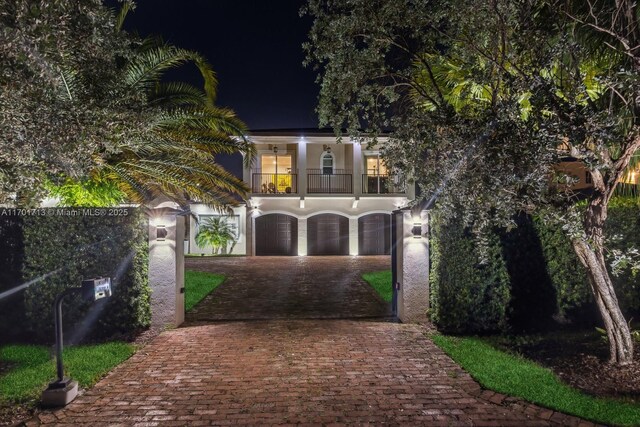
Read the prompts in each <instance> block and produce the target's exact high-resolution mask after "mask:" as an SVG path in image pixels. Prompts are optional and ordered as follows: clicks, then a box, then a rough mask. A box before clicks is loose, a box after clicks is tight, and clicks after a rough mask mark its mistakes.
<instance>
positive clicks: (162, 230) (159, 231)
mask: <svg viewBox="0 0 640 427" xmlns="http://www.w3.org/2000/svg"><path fill="white" fill-rule="evenodd" d="M166 238H167V226H166V225H156V240H158V241H160V242H161V241H163V240H164V239H166Z"/></svg>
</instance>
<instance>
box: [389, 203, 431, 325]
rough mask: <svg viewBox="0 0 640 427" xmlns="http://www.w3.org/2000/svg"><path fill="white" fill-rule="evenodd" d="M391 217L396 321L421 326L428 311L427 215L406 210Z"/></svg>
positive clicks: (425, 212)
mask: <svg viewBox="0 0 640 427" xmlns="http://www.w3.org/2000/svg"><path fill="white" fill-rule="evenodd" d="M394 215H397V216H396V224H397V230H396V242H395V244H396V251H397V257H396V269H397V282H398V284H399V288H398V291H397V304H398V306H397V308H398V318H399V319H400V321H402V322H404V323H423V322H426V321H427V315H426V313H427V310H428V309H429V241H428V224H429V214H428V211H422V212H419V213H412V212H411V210H410V209H406V210H400V211H395V212H394ZM414 230H415V233H414Z"/></svg>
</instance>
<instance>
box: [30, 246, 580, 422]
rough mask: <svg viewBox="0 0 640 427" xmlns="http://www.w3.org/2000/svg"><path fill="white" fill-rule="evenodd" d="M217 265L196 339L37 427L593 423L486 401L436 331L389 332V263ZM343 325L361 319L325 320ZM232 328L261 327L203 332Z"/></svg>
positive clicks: (178, 332) (502, 400)
mask: <svg viewBox="0 0 640 427" xmlns="http://www.w3.org/2000/svg"><path fill="white" fill-rule="evenodd" d="M360 260H362V261H360ZM215 261H216V263H213V262H211V261H205V260H199V259H197V260H189V262H188V265H189V267H191V268H198V269H202V270H210V271H217V272H226V273H227V274H229V280H228V282H227V283H225V284H224V285H222V286H221V287H220V288H218V290H217V291H216V292H214V294H212V297H211V298H208V299H206V300H204V301H203V302H202V303H201V306H200V307H198V310H197V312H196V313H195V314H194V315H192V316H189V319H190V323H187V327H182V328H178V329H175V330H170V331H166V332H164V333H162V334H160V335H159V336H158V337H156V338H155V339H154V340H153V341H151V343H150V344H148V345H147V346H145V347H144V348H143V349H141V350H140V351H139V352H138V353H136V354H135V355H134V356H133V357H132V358H131V359H130V360H128V361H127V362H125V363H123V364H122V365H120V366H119V367H118V368H116V369H115V370H114V371H112V372H111V373H110V374H109V375H108V376H107V377H106V378H105V379H103V380H102V381H100V382H99V383H98V384H97V385H96V386H95V387H94V388H92V389H91V390H89V391H87V392H86V393H85V394H84V395H82V396H80V397H79V398H78V399H76V401H74V402H72V403H71V404H70V405H69V406H67V407H66V408H65V409H63V410H58V411H54V412H42V413H40V414H39V415H38V416H37V418H36V419H34V420H32V421H30V422H29V423H27V424H28V425H38V424H55V425H73V426H76V425H88V426H92V427H94V426H100V425H140V426H151V425H175V426H183V425H231V424H233V425H250V426H251V425H363V424H373V425H408V426H418V425H426V426H432V425H505V426H522V425H553V424H556V425H579V424H581V423H582V422H581V420H578V419H576V418H572V417H568V416H566V415H563V414H559V413H555V412H553V411H550V410H546V409H542V408H539V407H536V406H533V405H527V404H524V403H522V402H518V401H515V400H513V399H510V398H506V397H505V396H503V395H499V394H495V393H492V392H489V391H483V390H482V389H481V388H480V387H479V385H478V384H477V383H476V382H475V381H473V380H472V379H471V377H470V376H469V375H468V374H467V373H465V372H464V371H463V370H462V369H461V368H460V367H459V366H458V365H456V364H455V363H454V362H453V361H452V360H451V359H450V358H449V357H447V356H446V355H445V354H444V353H443V352H442V351H440V350H439V349H438V348H437V347H436V346H435V345H434V344H433V342H432V341H431V340H430V339H429V338H428V337H427V336H426V334H425V331H426V329H425V327H424V326H419V325H403V324H399V323H392V322H388V321H385V320H388V319H387V318H386V316H387V315H388V306H387V305H385V304H383V303H381V301H380V300H379V299H377V297H376V296H375V295H374V294H372V293H371V292H369V288H368V287H367V286H366V285H365V284H362V283H360V282H359V275H360V271H363V270H368V269H369V270H377V269H380V268H379V267H382V268H384V266H385V265H388V264H385V263H386V262H388V258H385V257H381V258H379V259H375V258H359V259H357V260H356V259H355V258H348V257H344V258H336V257H331V258H329V257H327V258H315V257H314V258H306V259H303V258H278V259H273V258H271V259H268V258H227V259H225V260H221V261H222V262H221V263H217V261H219V260H215ZM371 267H375V268H371ZM218 291H219V292H218ZM280 294H281V295H280ZM214 297H215V298H214ZM294 303H295V304H300V305H301V306H300V307H298V306H296V305H295V304H294ZM361 306H362V307H366V309H363V308H362V307H361ZM269 316H272V317H274V318H275V319H269V320H263V319H261V318H266V317H269ZM340 316H345V317H349V318H350V319H332V318H330V319H320V318H315V317H340ZM359 316H361V317H365V318H367V320H369V321H366V322H363V321H360V320H355V319H353V318H354V317H355V318H357V317H359ZM305 317H306V318H305ZM373 317H377V318H378V320H382V321H371V320H374V319H372V318H373ZM224 318H231V319H243V318H246V319H250V318H254V319H258V320H252V321H247V320H245V321H232V322H224V321H216V322H214V323H210V324H206V323H205V322H204V321H205V320H207V319H209V320H211V319H213V320H220V319H224ZM584 425H588V424H587V423H584Z"/></svg>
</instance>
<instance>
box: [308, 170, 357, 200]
mask: <svg viewBox="0 0 640 427" xmlns="http://www.w3.org/2000/svg"><path fill="white" fill-rule="evenodd" d="M307 193H310V194H313V193H325V194H326V193H340V194H345V193H347V194H348V193H353V173H351V171H350V170H346V169H332V170H322V169H309V170H307Z"/></svg>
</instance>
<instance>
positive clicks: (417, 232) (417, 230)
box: [411, 222, 422, 239]
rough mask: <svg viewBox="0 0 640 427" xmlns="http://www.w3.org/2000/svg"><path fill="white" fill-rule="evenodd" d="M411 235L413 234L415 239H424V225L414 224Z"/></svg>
mask: <svg viewBox="0 0 640 427" xmlns="http://www.w3.org/2000/svg"><path fill="white" fill-rule="evenodd" d="M411 233H413V238H414V239H420V238H421V237H422V223H421V222H414V223H413V228H412V229H411Z"/></svg>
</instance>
